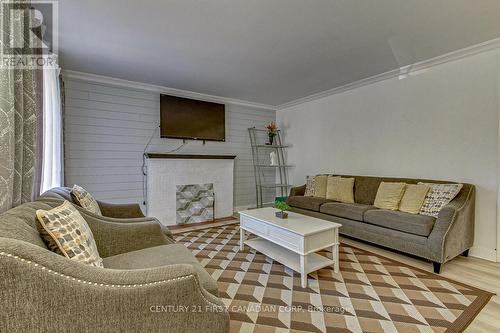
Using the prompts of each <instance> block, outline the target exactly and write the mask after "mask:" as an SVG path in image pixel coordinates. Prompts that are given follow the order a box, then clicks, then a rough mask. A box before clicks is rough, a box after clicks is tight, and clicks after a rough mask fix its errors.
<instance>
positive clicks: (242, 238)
mask: <svg viewBox="0 0 500 333" xmlns="http://www.w3.org/2000/svg"><path fill="white" fill-rule="evenodd" d="M244 249H245V230H243V229H241V228H240V251H243V250H244Z"/></svg>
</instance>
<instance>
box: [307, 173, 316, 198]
mask: <svg viewBox="0 0 500 333" xmlns="http://www.w3.org/2000/svg"><path fill="white" fill-rule="evenodd" d="M315 178H316V177H314V176H307V177H306V191H305V192H304V196H305V197H314V183H315V181H314V179H315Z"/></svg>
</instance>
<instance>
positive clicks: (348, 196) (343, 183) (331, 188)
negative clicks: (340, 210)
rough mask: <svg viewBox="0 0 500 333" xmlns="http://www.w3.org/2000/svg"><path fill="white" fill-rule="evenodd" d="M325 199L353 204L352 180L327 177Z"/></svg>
mask: <svg viewBox="0 0 500 333" xmlns="http://www.w3.org/2000/svg"><path fill="white" fill-rule="evenodd" d="M326 198H327V199H329V200H334V201H339V202H343V203H354V178H343V177H337V176H330V177H328V185H327V192H326Z"/></svg>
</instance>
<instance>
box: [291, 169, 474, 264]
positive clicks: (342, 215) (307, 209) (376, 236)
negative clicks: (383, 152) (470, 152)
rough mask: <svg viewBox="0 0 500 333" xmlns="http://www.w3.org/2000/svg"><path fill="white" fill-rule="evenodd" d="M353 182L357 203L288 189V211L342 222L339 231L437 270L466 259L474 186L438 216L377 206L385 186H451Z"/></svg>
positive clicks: (372, 179) (366, 178) (471, 232)
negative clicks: (462, 257)
mask: <svg viewBox="0 0 500 333" xmlns="http://www.w3.org/2000/svg"><path fill="white" fill-rule="evenodd" d="M335 176H342V177H352V178H354V179H355V181H354V201H355V203H353V204H347V203H340V202H335V201H332V200H328V199H325V198H319V197H306V196H304V193H305V187H306V186H305V185H303V186H299V187H294V188H292V189H291V191H290V196H289V197H288V199H287V203H288V205H289V206H290V210H291V211H294V212H297V213H301V214H305V215H309V216H314V217H318V218H321V219H324V220H328V221H332V222H338V223H341V224H342V228H340V233H341V234H342V235H345V236H349V237H352V238H356V239H359V240H362V241H366V242H370V243H374V244H377V245H381V246H384V247H387V248H390V249H394V250H397V251H400V252H404V253H407V254H411V255H414V256H418V257H421V258H424V259H427V260H430V261H432V262H433V264H434V271H435V272H436V273H439V272H440V270H441V265H442V264H444V263H445V262H447V261H449V260H451V259H453V258H454V257H456V256H457V255H460V254H463V255H465V256H467V255H468V251H469V249H470V248H471V247H472V243H473V241H474V209H475V187H474V185H471V184H463V187H462V189H461V190H460V192H459V193H458V195H457V196H456V197H455V198H454V199H453V200H452V201H451V202H450V203H449V204H447V205H446V206H444V207H443V209H442V210H441V211H440V212H439V215H438V217H437V218H434V217H431V216H426V215H420V214H410V213H405V212H401V211H391V210H385V209H378V208H375V207H374V206H373V203H374V201H375V196H376V194H377V190H378V187H379V185H380V183H381V182H404V183H407V184H416V183H418V182H425V183H450V182H445V181H437V180H428V179H410V178H388V177H370V176H350V175H335Z"/></svg>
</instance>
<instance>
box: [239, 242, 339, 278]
mask: <svg viewBox="0 0 500 333" xmlns="http://www.w3.org/2000/svg"><path fill="white" fill-rule="evenodd" d="M245 245H248V246H249V247H251V248H252V249H254V250H257V251H259V252H260V253H262V254H264V255H265V256H267V257H269V258H271V259H273V260H275V261H277V262H279V263H280V264H282V265H284V266H286V267H288V268H290V269H292V270H294V271H296V272H298V273H301V270H300V255H299V254H297V253H295V252H293V251H290V250H288V249H286V248H284V247H281V246H279V245H276V244H274V243H273V242H270V241H268V240H266V239H264V238H260V237H256V238H253V239H249V240H247V241H245ZM333 264H335V261H334V260H332V259H329V258H327V257H324V256H322V255H320V254H317V253H310V254H308V255H307V260H306V266H305V273H306V274H309V273H311V272H315V271H317V270H319V269H321V268H323V267H327V266H331V265H333Z"/></svg>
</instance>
